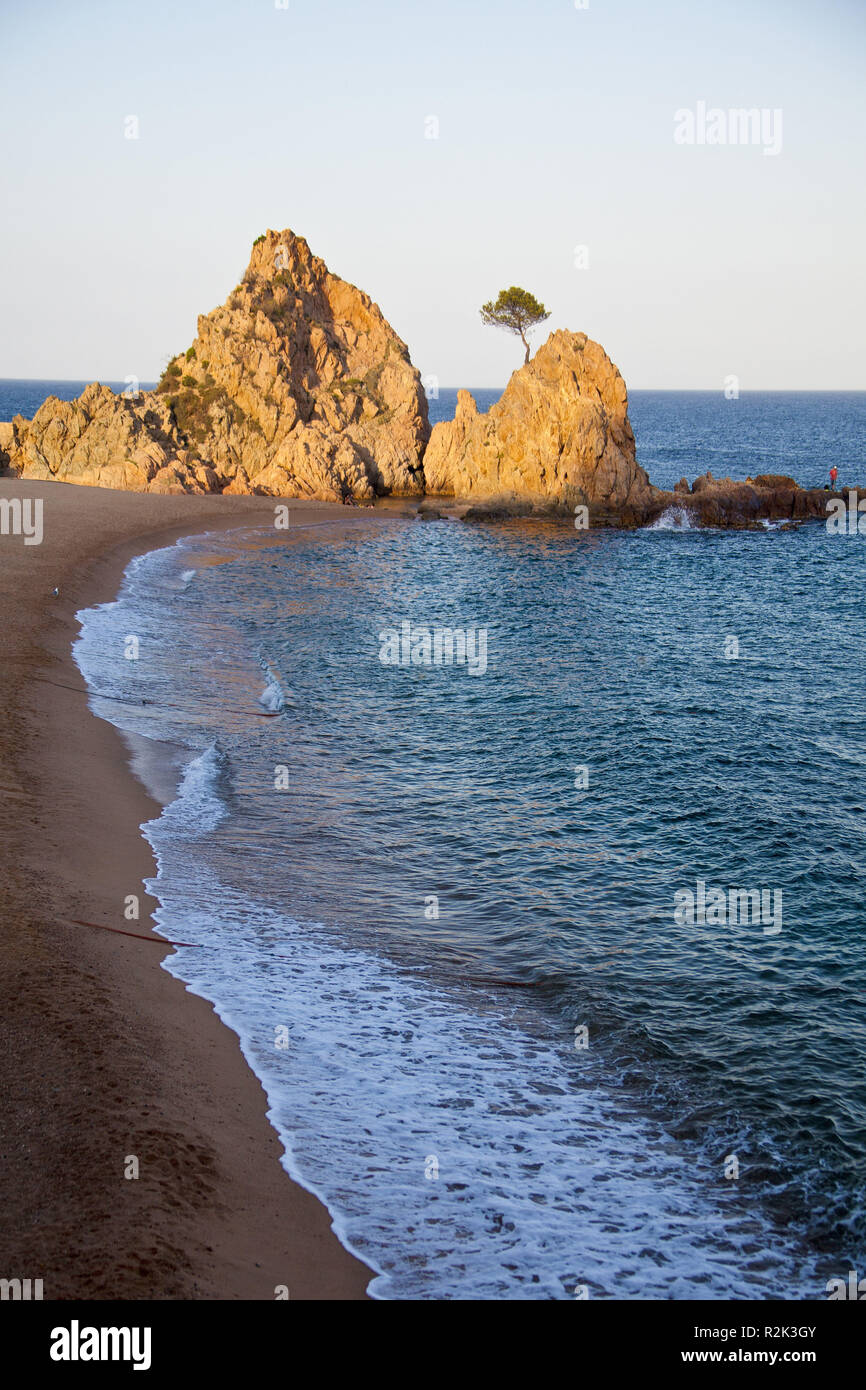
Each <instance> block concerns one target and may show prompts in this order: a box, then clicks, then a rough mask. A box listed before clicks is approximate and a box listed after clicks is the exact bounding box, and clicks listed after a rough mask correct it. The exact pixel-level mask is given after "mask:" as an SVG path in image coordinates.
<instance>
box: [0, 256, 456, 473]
mask: <svg viewBox="0 0 866 1390" xmlns="http://www.w3.org/2000/svg"><path fill="white" fill-rule="evenodd" d="M429 432H430V430H429V424H428V419H427V401H426V398H425V396H424V392H423V389H422V387H421V379H420V376H419V373H418V371H417V370H416V369H415V368H414V367H413V366H412V364H411V361H410V359H409V352H408V349H407V348H406V345H405V343H403V342H402V341H401V340H400V338H398V337H397V335H396V333H395V332H394V330H393V329H392V328H391V327H390V325H389V324H388V323H387V322H386V320H385V318H384V317H383V315H382V313H381V311H380V310H379V308H378V307H377V306H376V305H375V304H374V303H373V301H372V300H371V299H370V297H369V295H366V294H364V293H363V292H362V291H361V290H358V289H356V288H355V287H354V285H350V284H347V282H346V281H344V280H341V279H339V277H338V276H336V275H332V274H331V273H330V271H329V270H328V268H327V266H326V265H325V263H324V261H322V260H320V259H319V258H318V257H317V256H314V255H313V254H312V252H311V251H310V248H309V246H308V245H307V243H306V241H304V239H303V238H302V237H296V236H295V235H294V234H293V233H292V232H290V231H283V232H272V231H269V232H267V233H266V234H265V235H264V236H262V237H259V238H258V239H257V241H256V243H255V244H254V246H253V251H252V256H251V258H250V263H249V266H248V268H247V270H246V272H245V274H244V276H243V279H242V281H241V283H240V284H239V285H238V286H237V287H236V289H235V290H233V292H232V293H231V294H230V295H229V297H228V300H227V301H226V303H225V304H224V305H223V306H222V307H221V308H219V309H214V310H213V312H212V313H210V314H206V315H202V316H201V317H200V318H199V320H198V334H197V337H196V339H195V341H194V342H193V344H192V346H191V347H190V348H189V349H188V351H187V352H186V353H185V354H182V355H181V356H179V357H176V358H175V359H174V360H173V361H172V362H170V363H169V364H168V367H167V368H166V371H165V373H164V374H163V377H162V380H161V381H160V383H159V386H158V387H157V389H156V391H155V392H142V393H139V395H138V397H137V398H136V399H134V400H132V399H127V398H126V397H117V396H114V395H113V394H112V392H111V391H110V390H109V389H108V388H107V387H104V386H98V385H96V384H94V385H92V386H89V387H87V389H86V390H85V391H84V392H83V393H82V395H81V396H80V397H79V398H78V400H76V401H72V402H69V403H65V402H61V401H58V400H56V399H55V398H53V397H52V398H50V399H49V400H48V401H46V402H45V403H44V404H43V405H42V407H41V408H40V409H39V410H38V411H37V413H36V415H35V417H34V419H33V420H32V421H25V420H23V419H22V418H21V417H20V416H19V417H17V418H16V420H15V421H14V422H13V430H12V435H13V438H12V441H11V446H10V449H9V457H10V461H11V464H12V466H13V467H14V468H16V469H17V470H18V471H19V472H20V473H22V474H23V476H24V477H28V478H49V477H53V478H60V479H62V480H64V481H66V482H73V483H85V484H91V485H94V486H103V487H117V488H128V489H133V490H137V491H148V492H166V491H169V492H173V491H180V492H213V491H226V492H231V493H239V492H257V493H262V494H265V495H275V496H285V497H313V498H321V499H337V500H339V499H342V498H345V497H356V498H370V497H373V496H375V495H381V494H385V493H394V494H396V495H401V496H413V495H415V496H417V495H420V494H422V493H423V472H422V469H421V459H422V455H423V452H424V448H425V446H426V443H427V440H428V437H429Z"/></svg>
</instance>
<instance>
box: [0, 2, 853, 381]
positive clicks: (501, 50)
mask: <svg viewBox="0 0 866 1390" xmlns="http://www.w3.org/2000/svg"><path fill="white" fill-rule="evenodd" d="M0 51H2V53H3V59H4V61H3V78H2V83H0V123H2V124H0V129H2V135H0V140H2V169H3V198H2V209H3V211H2V219H0V325H2V328H0V376H33V377H52V376H56V377H72V378H78V377H80V378H87V379H90V378H94V377H101V378H103V379H122V378H123V377H125V376H127V375H129V374H134V375H136V376H138V377H139V378H140V379H142V380H147V379H151V378H153V377H155V376H157V375H158V374H159V372H160V370H161V368H162V365H163V363H164V362H165V360H166V358H167V357H168V355H169V354H172V353H174V352H176V351H178V350H179V349H181V348H184V347H186V346H187V345H188V343H189V342H190V341H191V339H192V338H193V336H194V334H195V323H196V316H197V314H199V313H204V312H207V311H208V310H209V309H211V308H213V307H214V306H215V305H216V304H218V303H222V301H223V300H224V299H225V297H226V295H227V294H228V292H229V291H230V290H231V288H232V287H233V286H234V284H235V283H236V281H237V280H238V278H239V276H240V274H241V272H242V271H243V269H244V267H245V265H246V262H247V258H248V254H249V247H250V244H251V242H252V240H253V238H254V237H255V236H256V235H257V233H259V232H260V231H262V230H264V229H265V228H267V227H273V228H281V227H284V226H289V227H291V228H292V229H293V230H294V231H296V232H298V233H301V234H302V235H304V236H305V237H306V238H307V240H308V241H309V242H310V245H311V246H312V248H313V250H314V251H316V252H317V253H318V254H319V255H321V256H323V257H324V259H325V260H326V261H327V263H328V265H329V266H330V268H331V269H332V270H333V271H335V272H336V273H338V274H340V275H342V276H344V277H345V278H346V279H348V280H351V281H353V282H354V283H356V284H358V285H360V286H362V287H363V288H364V289H366V290H367V291H368V292H369V293H370V294H371V295H372V296H373V298H374V299H375V300H376V301H377V302H378V303H379V304H380V306H381V308H382V310H383V311H384V313H385V314H386V316H387V317H388V318H389V319H390V321H391V322H392V323H393V325H394V327H395V328H396V329H397V331H398V332H399V333H400V335H401V336H402V337H403V338H405V339H406V341H407V342H408V344H409V347H410V350H411V353H412V358H413V361H414V362H415V363H416V364H417V365H418V366H419V367H420V369H421V371H422V372H423V373H425V374H427V373H430V374H435V375H436V376H437V377H438V378H439V380H440V382H441V384H442V385H443V386H458V385H467V386H485V385H489V386H497V385H502V384H504V382H505V381H506V380H507V377H508V374H509V372H510V371H511V369H512V368H513V367H514V366H516V365H519V362H520V360H521V351H522V350H521V348H520V344H519V342H517V341H516V340H514V339H511V338H509V337H507V336H505V335H502V334H499V333H497V332H496V331H495V330H493V329H490V328H485V327H484V326H483V325H482V324H481V321H480V319H479V317H478V308H479V306H480V305H481V303H482V302H483V301H484V300H486V299H488V298H490V297H491V296H494V295H495V294H496V292H497V291H498V290H499V289H500V288H501V287H502V286H503V285H510V284H512V283H516V284H520V285H524V286H525V287H526V288H528V289H530V290H532V291H533V292H534V293H535V294H536V295H537V296H538V297H539V298H541V299H543V300H544V301H545V302H546V304H547V307H548V308H549V309H551V311H552V317H551V319H550V321H549V323H548V324H547V325H545V327H544V329H542V330H541V335H536V341H541V338H542V336H543V335H545V334H546V333H547V332H548V331H549V330H550V329H551V328H553V327H560V326H564V327H568V328H572V329H575V330H583V331H585V332H587V333H589V334H590V336H592V337H594V338H597V339H598V340H599V341H600V342H601V343H602V344H603V345H604V346H605V348H606V349H607V351H608V352H609V353H610V355H611V356H612V357H613V359H614V361H616V362H617V364H618V365H619V367H620V368H621V370H622V371H623V373H624V375H625V377H626V381H627V382H628V384H629V386H631V387H633V388H634V387H709V388H715V387H718V388H719V389H720V390H721V389H722V383H723V380H724V378H725V377H726V376H727V375H728V374H735V375H737V376H738V377H739V380H740V385H741V388H742V389H744V390H746V389H749V388H754V389H758V388H774V387H775V388H785V387H788V388H800V389H820V388H830V387H839V388H842V387H846V388H860V387H866V371H864V367H866V348H864V341H866V340H864V322H866V303H864V297H866V296H864V285H866V276H864V272H863V257H864V243H866V238H864V227H866V216H864V213H866V179H864V149H866V100H864V94H863V75H864V68H866V63H864V59H866V3H864V0H820V2H819V0H715V2H713V0H589V7H588V8H587V9H585V10H580V9H577V8H576V6H575V4H574V0H522V2H521V3H517V0H497V2H496V3H493V0H437V3H435V4H434V3H430V2H429V0H425V3H416V0H368V2H367V3H364V2H363V0H327V3H323V0H289V4H288V8H287V9H278V8H277V7H276V5H275V3H274V0H146V3H138V4H127V3H123V0H80V2H79V3H75V0H39V3H30V0H18V2H17V3H10V0H2V3H0ZM700 101H703V102H706V103H707V105H708V106H709V107H719V108H722V109H723V110H727V109H730V108H734V107H759V108H767V109H769V110H773V109H776V108H781V110H782V112H783V126H782V130H783V144H782V150H781V153H780V154H779V155H778V156H776V157H772V156H766V155H764V153H763V150H762V148H761V147H760V146H751V145H736V146H735V145H727V146H724V147H720V146H709V145H692V146H684V145H678V144H676V143H675V141H674V137H673V133H674V113H675V111H677V110H678V109H683V108H685V109H696V108H697V103H698V102H700ZM130 115H134V116H137V118H138V121H139V131H140V137H139V139H138V140H130V139H126V138H124V120H125V118H126V117H127V116H130ZM430 116H435V117H436V119H437V120H438V123H439V137H438V139H427V138H425V126H426V125H427V118H428V117H430ZM427 128H429V127H427ZM575 246H586V247H587V248H588V257H589V266H588V268H587V269H577V268H575V265H574V259H575V257H574V248H575Z"/></svg>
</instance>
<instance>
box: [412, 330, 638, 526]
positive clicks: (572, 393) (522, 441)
mask: <svg viewBox="0 0 866 1390" xmlns="http://www.w3.org/2000/svg"><path fill="white" fill-rule="evenodd" d="M424 476H425V479H426V486H427V491H428V493H433V494H438V495H441V496H450V497H461V498H465V499H468V500H471V501H476V500H478V501H484V502H487V503H489V502H491V501H495V502H497V503H499V504H501V505H502V506H504V507H506V508H507V507H508V505H509V503H512V502H514V501H517V500H519V502H520V504H521V506H522V508H524V509H525V507H526V505H527V504H531V505H532V506H534V507H538V508H549V507H551V506H553V507H556V508H562V509H569V510H570V509H571V508H573V507H574V506H576V505H578V504H585V505H587V506H588V508H589V511H590V515H591V516H592V517H593V518H594V519H596V520H604V519H605V518H606V517H613V516H615V517H617V518H619V519H620V520H623V521H625V522H628V521H630V520H631V521H633V522H636V521H638V520H640V519H641V518H642V516H643V514H644V513H645V511H646V510H647V509H648V508H651V507H652V505H653V499H654V494H655V491H656V490H655V489H654V488H652V487H651V485H650V482H649V479H648V478H647V475H646V473H645V472H644V470H643V469H642V468H641V467H640V465H639V464H638V462H637V460H636V458H635V443H634V435H633V433H632V429H631V425H630V423H629V418H628V393H627V391H626V386H625V382H624V381H623V379H622V376H621V375H620V373H619V371H618V370H617V368H616V367H615V366H614V364H613V363H612V362H611V360H610V358H609V357H608V356H607V354H606V353H605V351H604V349H603V348H601V347H600V346H599V344H598V343H594V342H593V341H592V340H591V339H590V338H587V336H586V334H585V333H569V332H567V331H565V330H564V329H560V330H558V331H557V332H555V333H551V335H550V337H549V338H548V340H547V342H546V343H545V344H544V345H543V347H541V348H539V350H538V352H537V353H536V354H535V356H534V357H533V358H532V360H531V361H530V362H528V363H527V364H526V365H525V366H523V367H521V368H520V370H519V371H516V372H514V373H513V375H512V377H511V380H510V381H509V383H508V385H507V387H506V388H505V391H504V393H503V395H502V397H501V398H500V400H499V401H497V403H496V404H495V405H494V406H492V407H491V409H490V410H489V411H488V412H487V414H486V415H482V414H479V412H478V408H477V406H476V404H475V400H474V399H473V397H472V396H471V395H470V394H469V392H468V391H461V392H460V393H459V395H458V403H457V413H456V416H455V418H454V420H452V421H448V422H446V423H442V424H438V425H436V427H435V428H434V430H433V433H432V435H431V438H430V443H429V445H428V447H427V452H426V454H425V456H424Z"/></svg>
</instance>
